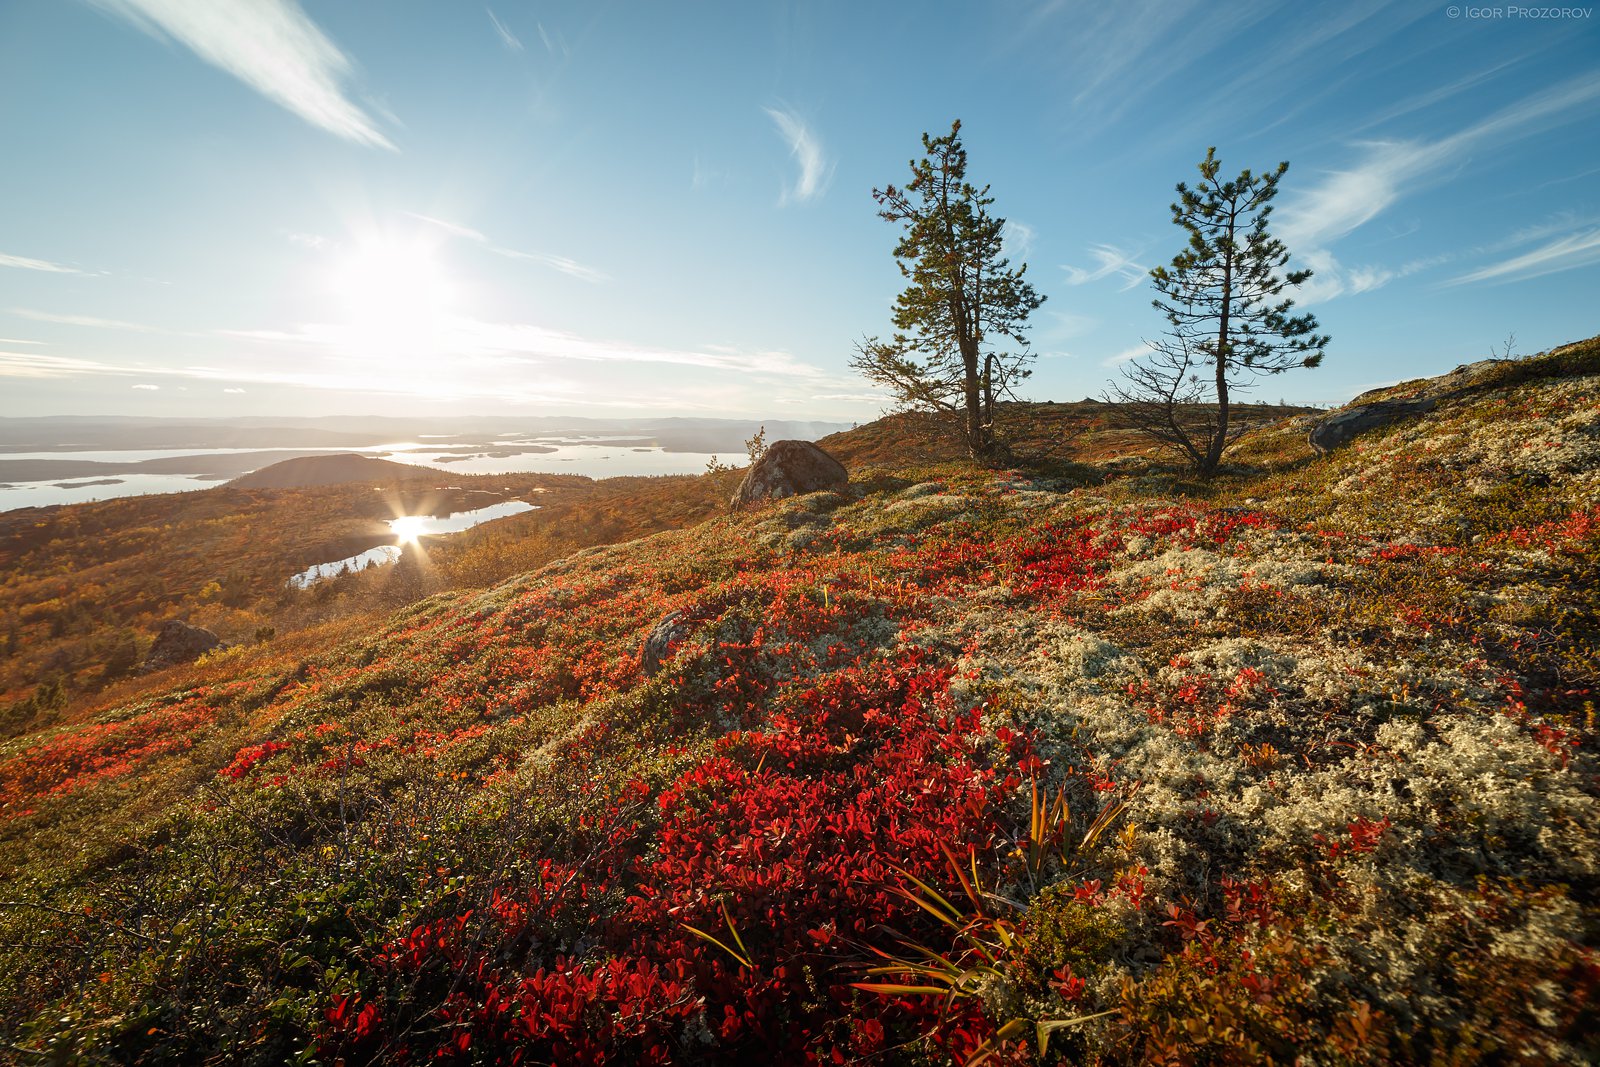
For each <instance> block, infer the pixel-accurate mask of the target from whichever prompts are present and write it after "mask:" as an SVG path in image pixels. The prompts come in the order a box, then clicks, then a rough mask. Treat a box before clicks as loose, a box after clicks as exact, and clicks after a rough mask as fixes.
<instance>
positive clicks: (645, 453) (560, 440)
mask: <svg viewBox="0 0 1600 1067" xmlns="http://www.w3.org/2000/svg"><path fill="white" fill-rule="evenodd" d="M606 440H607V439H605V438H598V439H587V440H586V439H584V438H579V437H546V438H539V437H521V436H520V435H519V437H517V438H516V439H500V438H497V439H491V440H481V439H480V440H471V439H468V440H465V441H464V440H463V439H462V438H460V437H455V438H450V439H447V440H440V439H434V440H414V441H383V442H378V443H375V444H373V445H371V446H369V447H366V448H325V449H317V448H310V449H272V450H266V449H226V448H213V449H206V450H204V451H203V452H202V451H199V450H193V449H191V450H183V449H145V450H133V449H129V450H123V451H117V450H110V451H106V450H97V451H89V450H85V451H74V452H67V451H60V452H0V511H10V510H12V509H14V508H26V507H45V506H48V505H51V504H79V503H83V502H86V501H90V500H105V499H108V498H110V497H120V496H142V495H145V494H148V493H180V492H185V491H188V490H194V489H209V488H211V487H212V486H215V485H217V484H220V483H221V482H223V481H226V480H227V479H230V478H235V477H238V476H239V475H241V474H244V473H246V472H248V471H252V470H256V469H257V468H259V467H265V466H269V465H270V464H273V463H277V462H279V461H281V460H284V459H288V458H291V457H293V456H307V455H318V454H326V455H336V454H340V453H348V452H359V453H360V454H362V455H367V456H376V457H379V458H381V459H387V460H392V461H394V462H397V463H411V464H415V465H417V466H422V467H435V468H437V469H439V470H440V471H441V472H443V473H445V474H452V473H460V474H516V473H534V474H581V475H584V476H586V477H590V478H615V477H623V476H635V475H658V474H699V473H701V472H702V471H704V470H705V469H706V464H707V462H709V461H710V459H711V453H706V452H669V451H667V450H665V449H663V448H660V447H658V446H655V445H650V444H640V443H635V442H632V441H627V442H623V443H617V435H612V436H611V438H610V443H601V442H605V441H606ZM721 458H722V459H723V460H724V461H729V460H742V459H743V458H744V457H743V455H742V454H741V455H738V456H733V455H731V454H729V455H723V456H722V457H721ZM185 467H189V468H191V469H188V470H185V469H183V468H185ZM152 468H155V469H152ZM23 475H26V477H23Z"/></svg>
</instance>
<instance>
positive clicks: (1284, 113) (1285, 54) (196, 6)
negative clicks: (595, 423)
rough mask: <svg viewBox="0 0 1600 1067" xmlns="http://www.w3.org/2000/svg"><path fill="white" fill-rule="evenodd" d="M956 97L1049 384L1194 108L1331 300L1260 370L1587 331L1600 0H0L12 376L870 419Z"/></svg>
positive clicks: (1151, 247) (36, 389)
mask: <svg viewBox="0 0 1600 1067" xmlns="http://www.w3.org/2000/svg"><path fill="white" fill-rule="evenodd" d="M955 119H960V120H961V122H962V137H963V140H964V143H965V145H966V148H967V150H968V154H969V164H968V176H969V178H970V179H971V180H973V181H975V182H976V183H978V184H985V183H987V184H988V185H989V186H990V191H991V195H992V196H993V197H994V200H995V203H994V205H993V208H992V210H993V211H994V212H995V213H996V214H997V215H999V216H1001V217H1003V218H1005V219H1006V220H1007V227H1008V229H1007V249H1008V252H1009V253H1010V254H1011V256H1012V259H1013V262H1014V263H1015V262H1025V263H1026V264H1027V265H1028V275H1027V276H1028V278H1029V279H1030V280H1031V281H1032V282H1033V284H1034V285H1035V287H1036V288H1037V289H1038V291H1039V292H1040V293H1041V294H1042V295H1044V296H1045V297H1046V302H1045V303H1044V305H1043V306H1042V307H1041V308H1040V309H1039V310H1038V311H1037V312H1035V313H1034V316H1033V318H1032V320H1031V329H1030V341H1031V345H1032V351H1033V353H1034V354H1035V356H1036V357H1037V359H1036V362H1035V364H1034V375H1033V377H1032V378H1031V379H1030V380H1029V381H1028V382H1026V383H1024V385H1023V386H1022V392H1023V395H1024V396H1026V397H1028V398H1030V399H1039V400H1060V401H1067V400H1077V399H1081V398H1082V397H1084V396H1089V395H1094V394H1097V393H1099V392H1101V391H1102V390H1103V389H1104V388H1105V386H1106V383H1107V381H1108V379H1110V378H1112V377H1113V376H1115V375H1116V374H1117V373H1118V367H1119V366H1120V365H1121V364H1122V363H1123V362H1124V361H1126V360H1127V359H1129V358H1131V357H1132V356H1134V355H1136V354H1137V353H1138V352H1139V351H1140V349H1141V346H1142V344H1143V341H1144V340H1145V339H1146V338H1155V337H1158V336H1159V335H1160V333H1161V330H1162V326H1163V322H1162V320H1161V318H1160V316H1159V314H1158V313H1157V312H1155V311H1154V310H1153V309H1152V308H1151V307H1150V301H1151V299H1152V297H1153V295H1154V294H1153V292H1152V290H1151V288H1150V286H1149V283H1148V271H1149V270H1150V268H1152V267H1154V266H1157V265H1159V264H1162V263H1165V262H1168V261H1170V259H1171V258H1172V256H1173V255H1174V254H1175V253H1177V252H1178V251H1179V250H1180V249H1181V247H1182V244H1183V235H1182V233H1181V231H1179V230H1178V229H1177V228H1176V227H1175V226H1173V224H1172V222H1171V215H1170V209H1169V206H1168V205H1169V204H1170V203H1171V201H1172V199H1173V195H1174V194H1173V187H1174V185H1175V184H1176V183H1177V182H1179V181H1186V180H1193V178H1194V177H1195V176H1196V174H1197V172H1196V165H1197V164H1198V162H1199V161H1200V160H1201V159H1202V158H1204V156H1205V153H1206V149H1207V148H1208V147H1209V146H1216V148H1217V154H1218V157H1219V158H1220V159H1221V161H1222V167H1223V171H1224V174H1226V175H1231V174H1234V173H1237V172H1238V171H1240V170H1243V169H1245V168H1247V167H1248V168H1250V169H1252V170H1255V171H1261V170H1263V169H1266V168H1270V167H1273V166H1275V165H1276V164H1277V163H1278V162H1279V161H1282V160H1287V161H1288V162H1289V163H1290V168H1289V171H1288V173H1287V174H1286V175H1285V176H1284V178H1283V181H1282V184H1281V187H1280V193H1279V196H1278V199H1277V202H1276V205H1275V208H1276V210H1275V213H1274V215H1273V217H1272V228H1273V230H1274V232H1275V233H1276V234H1277V235H1278V236H1279V237H1280V238H1282V239H1283V240H1284V242H1285V244H1286V245H1287V246H1288V248H1289V250H1290V253H1291V256H1292V259H1291V265H1292V266H1294V267H1308V268H1310V269H1311V270H1312V271H1313V272H1314V274H1313V277H1312V279H1311V280H1310V281H1309V282H1307V283H1306V284H1305V286H1303V287H1302V288H1301V290H1300V291H1299V293H1298V294H1297V303H1298V305H1299V306H1300V308H1301V309H1302V310H1307V311H1310V312H1312V313H1313V314H1315V315H1316V316H1317V318H1318V320H1319V322H1320V324H1321V328H1322V331H1323V332H1326V333H1328V334H1330V335H1331V336H1332V342H1331V344H1330V345H1329V347H1328V350H1327V358H1326V360H1325V361H1324V363H1323V365H1322V366H1321V367H1319V368H1317V369H1314V370H1297V371H1295V372H1292V373H1289V374H1284V375H1281V376H1275V377H1271V378H1268V379H1265V380H1263V381H1262V382H1260V383H1259V384H1258V385H1257V386H1256V388H1255V390H1254V392H1253V393H1252V394H1250V395H1251V396H1253V397H1254V398H1255V399H1260V400H1270V401H1276V400H1279V399H1287V400H1289V401H1291V402H1296V401H1298V402H1304V403H1316V404H1334V403H1341V402H1343V401H1345V400H1347V399H1349V398H1350V397H1352V396H1353V395H1355V394H1357V393H1359V392H1362V391H1364V390H1366V389H1369V388H1372V387H1375V386H1377V385H1381V384H1388V383H1392V382H1395V381H1398V380H1403V379H1406V378H1411V377H1418V376H1422V375H1431V374H1438V373H1442V372H1444V371H1447V370H1449V369H1450V368H1452V367H1454V366H1455V365H1457V364H1458V363H1462V362H1466V361H1470V360H1475V359H1481V358H1485V357H1487V356H1488V355H1490V354H1491V351H1498V352H1503V351H1504V350H1505V347H1506V342H1507V339H1508V337H1510V336H1511V335H1514V336H1515V342H1514V345H1513V348H1514V350H1515V352H1517V353H1519V354H1527V353H1532V352H1537V351H1540V350H1543V349H1545V348H1549V347H1552V346H1554V345H1558V344H1561V343H1564V342H1567V341H1573V340H1578V339H1582V338H1585V337H1588V336H1591V335H1594V334H1596V333H1600V301H1596V299H1595V296H1594V294H1595V293H1596V292H1600V18H1597V17H1596V15H1595V11H1594V9H1593V8H1523V7H1473V6H1464V5H1463V6H1454V5H1450V4H1446V3H1434V2H1431V0H1430V2H1426V3H1407V2H1392V3H1374V2H1363V0H1349V2H1346V3H1342V4H1338V5H1311V4H1295V3H1258V2H1251V0H1239V2H1230V3H1227V4H1216V3H1210V2H1205V0H1130V2H1122V3H1116V4H1110V3H1105V2H1103V0H1101V2H1095V3H1088V2H1082V0H990V2H985V3H972V2H970V0H969V2H943V0H926V2H919V3H915V4H912V3H892V2H888V0H883V2H876V3H862V2H860V0H846V2H838V3H834V2H829V0H807V2H793V3H768V2H761V0H735V2H726V3H719V2H697V3H687V2H680V3H667V2H645V0H628V2H620V0H613V2H606V0H590V2H571V3H568V2H558V0H536V2H530V0H492V2H491V3H489V4H487V5H485V4H482V3H473V2H469V0H459V2H451V3H439V2H424V0H415V2H413V0H300V2H298V3H297V2H295V0H0V144H4V145H5V146H6V165H5V166H4V167H0V415H3V416H21V415H107V414H116V415H161V416H210V417H215V416H229V415H240V416H243V415H267V414H313V415H324V414H396V415H403V414H426V415H449V414H463V413H481V414H518V413H528V414H574V415H579V414H581V415H605V416H619V417H620V416H629V415H663V414H679V415H692V416H717V415H723V416H729V417H741V418H743V417H757V418H774V419H778V418H812V419H837V420H841V421H865V420H868V419H871V418H874V417H876V415H877V414H878V412H879V411H880V410H882V409H883V408H884V406H885V404H886V399H885V398H884V397H883V396H882V395H881V394H879V393H877V392H876V391H875V390H874V389H873V388H872V387H871V386H870V385H869V384H868V383H866V382H865V381H863V380H862V379H860V378H859V377H858V376H856V375H855V374H854V373H853V372H852V371H851V370H850V368H849V360H850V356H851V353H852V349H853V345H854V344H855V342H857V341H858V340H859V339H861V338H862V337H863V336H867V335H883V334H888V333H890V332H891V331H892V326H891V323H890V314H891V307H892V304H893V301H894V298H895V295H896V294H897V293H898V292H899V290H900V288H901V287H902V284H903V282H902V279H901V277H900V274H899V272H898V270H897V268H896V265H895V262H894V259H893V255H892V252H893V248H894V245H895V242H896V238H897V230H896V228H895V227H894V226H893V225H892V224H890V223H888V222H885V221H883V220H881V219H879V218H878V217H877V214H876V205H875V204H874V202H873V199H872V191H873V189H874V188H875V187H882V186H885V185H887V184H889V183H896V184H903V183H904V181H905V180H906V178H907V177H908V175H909V169H908V163H909V161H910V160H911V159H912V158H913V157H915V156H918V155H920V151H921V141H920V139H921V135H922V134H923V133H924V132H929V133H932V134H935V135H938V134H940V133H943V132H946V131H948V129H949V127H950V124H951V122H952V120H955ZM1584 294H1589V295H1587V296H1585V295H1584Z"/></svg>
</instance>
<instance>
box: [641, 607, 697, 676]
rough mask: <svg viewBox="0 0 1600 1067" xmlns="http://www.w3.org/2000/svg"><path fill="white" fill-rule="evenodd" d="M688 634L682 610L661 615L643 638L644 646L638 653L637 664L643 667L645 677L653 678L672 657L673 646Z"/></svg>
mask: <svg viewBox="0 0 1600 1067" xmlns="http://www.w3.org/2000/svg"><path fill="white" fill-rule="evenodd" d="M688 634H689V628H688V627H687V626H686V625H684V622H683V612H681V611H674V612H672V613H670V614H668V615H666V616H663V617H662V619H661V621H660V622H658V623H656V626H655V629H653V630H651V631H650V636H649V637H646V638H645V639H644V648H643V649H642V650H641V651H640V653H639V661H640V662H639V665H640V666H641V667H643V668H644V673H645V675H646V676H647V677H650V678H654V677H655V676H656V674H657V673H658V672H659V671H660V670H661V668H662V666H663V665H664V664H665V663H666V662H667V661H668V660H670V659H671V658H672V654H673V646H674V645H676V644H677V643H678V642H680V641H682V640H683V639H684V638H685V637H687V636H688Z"/></svg>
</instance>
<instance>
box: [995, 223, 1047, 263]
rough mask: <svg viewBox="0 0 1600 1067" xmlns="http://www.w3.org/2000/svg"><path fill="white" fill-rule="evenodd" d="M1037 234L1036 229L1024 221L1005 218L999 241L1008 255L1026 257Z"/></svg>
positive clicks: (1031, 249) (1017, 257)
mask: <svg viewBox="0 0 1600 1067" xmlns="http://www.w3.org/2000/svg"><path fill="white" fill-rule="evenodd" d="M1037 236H1038V231H1036V230H1035V229H1034V228H1033V227H1032V226H1029V225H1028V224H1027V223H1026V222H1018V221H1017V220H1016V219H1007V220H1006V224H1005V227H1004V228H1003V229H1001V231H1000V242H1001V244H1002V246H1003V247H1004V248H1005V250H1006V255H1007V256H1008V257H1010V258H1013V259H1027V258H1028V253H1029V252H1032V251H1033V242H1034V239H1035V238H1036V237H1037Z"/></svg>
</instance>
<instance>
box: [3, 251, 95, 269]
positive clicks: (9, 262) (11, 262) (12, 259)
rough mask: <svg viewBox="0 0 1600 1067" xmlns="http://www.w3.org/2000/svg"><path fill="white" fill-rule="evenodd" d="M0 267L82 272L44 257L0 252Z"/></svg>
mask: <svg viewBox="0 0 1600 1067" xmlns="http://www.w3.org/2000/svg"><path fill="white" fill-rule="evenodd" d="M0 267H18V268H20V269H22V270H41V271H45V272H47V273H50V274H82V273H83V271H81V270H78V269H77V268H76V267H63V266H62V265H61V264H59V263H51V262H50V261H49V260H45V259H29V258H28V257H27V256H8V255H6V254H5V253H4V252H0Z"/></svg>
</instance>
